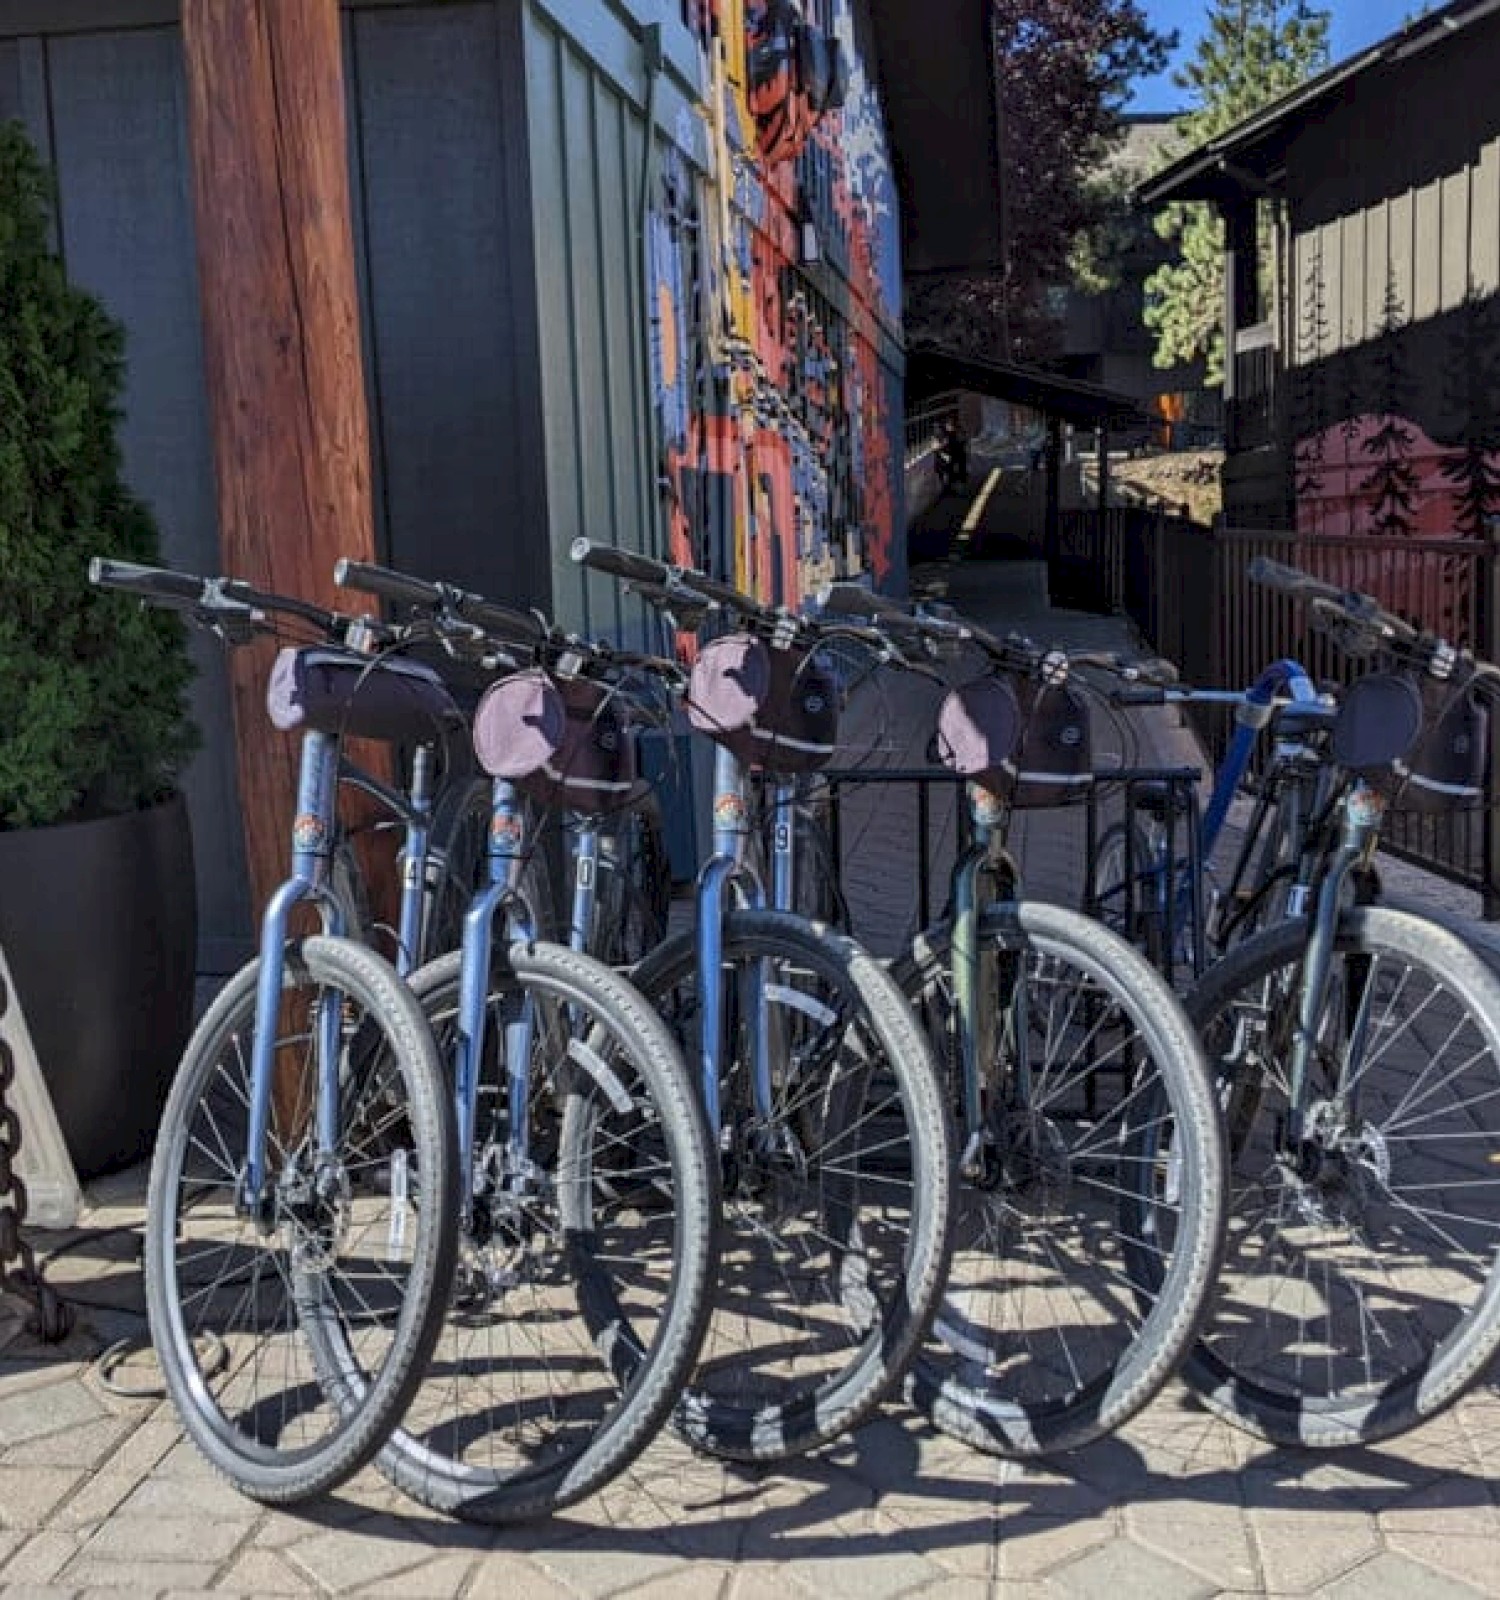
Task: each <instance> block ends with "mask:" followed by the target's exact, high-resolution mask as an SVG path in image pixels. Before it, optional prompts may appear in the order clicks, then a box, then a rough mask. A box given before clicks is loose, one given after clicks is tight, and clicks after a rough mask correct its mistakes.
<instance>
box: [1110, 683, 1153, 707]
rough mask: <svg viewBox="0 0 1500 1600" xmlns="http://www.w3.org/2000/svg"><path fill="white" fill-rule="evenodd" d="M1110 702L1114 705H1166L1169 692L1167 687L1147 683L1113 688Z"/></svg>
mask: <svg viewBox="0 0 1500 1600" xmlns="http://www.w3.org/2000/svg"><path fill="white" fill-rule="evenodd" d="M1109 703H1110V704H1111V705H1112V706H1164V705H1165V704H1166V703H1167V692H1166V690H1165V689H1155V688H1148V687H1146V686H1145V685H1141V686H1140V687H1138V688H1134V689H1112V690H1111V691H1110V694H1109Z"/></svg>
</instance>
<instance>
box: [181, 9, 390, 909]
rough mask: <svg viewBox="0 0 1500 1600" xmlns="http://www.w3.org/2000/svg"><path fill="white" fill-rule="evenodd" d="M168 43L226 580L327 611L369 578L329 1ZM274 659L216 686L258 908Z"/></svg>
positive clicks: (232, 13) (192, 32) (339, 79)
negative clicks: (173, 51) (194, 254)
mask: <svg viewBox="0 0 1500 1600" xmlns="http://www.w3.org/2000/svg"><path fill="white" fill-rule="evenodd" d="M182 37H183V50H184V55H185V59H186V70H187V89H188V127H189V136H190V142H191V151H192V170H193V202H194V214H195V217H196V221H197V238H198V283H199V293H200V297H201V301H202V308H201V309H202V321H203V353H204V368H205V374H206V378H207V387H208V398H209V409H210V413H211V420H212V427H213V439H214V458H215V465H216V469H217V479H218V510H219V532H220V549H221V553H222V557H223V565H224V570H225V571H226V572H229V573H232V574H234V575H235V576H236V577H241V578H245V579H248V580H249V581H250V582H252V583H254V584H257V585H259V586H261V587H264V588H266V589H270V590H279V591H283V592H286V593H290V594H296V595H301V596H303V597H305V598H307V599H310V600H321V601H323V602H324V603H325V604H337V603H339V602H338V599H337V595H338V592H337V591H336V590H335V589H334V588H333V582H332V572H333V565H334V562H335V560H336V559H337V558H338V557H339V556H341V555H348V556H354V557H356V558H358V559H361V560H373V559H374V558H375V547H374V518H373V511H372V500H371V490H370V445H369V421H368V418H367V416H366V411H365V387H364V376H363V372H362V367H361V352H360V323H359V301H358V290H357V286H356V280H355V272H354V235H353V227H352V222H351V207H350V195H349V168H348V153H347V152H348V143H347V130H346V127H345V111H344V74H343V56H342V47H341V41H340V33H339V7H338V0H228V3H226V0H183V5H182ZM344 604H345V607H346V608H347V599H346V600H345V601H344ZM272 654H273V650H272V648H271V647H269V646H267V647H264V648H260V647H257V648H254V649H244V650H239V651H237V652H235V655H234V657H233V662H232V666H231V672H230V677H231V683H232V690H233V697H234V725H235V735H236V743H237V746H238V759H239V780H240V804H241V808H242V812H243V817H244V827H245V838H246V850H247V856H248V860H249V868H250V882H251V889H252V892H253V895H254V899H255V904H257V905H261V904H263V903H264V902H265V899H266V897H267V895H268V894H269V893H270V891H271V890H272V889H273V888H274V887H275V885H276V884H277V883H279V882H280V881H281V879H282V878H283V877H284V876H285V875H286V869H287V861H288V853H289V849H290V836H291V819H292V810H293V802H294V800H295V795H296V777H297V771H296V762H297V745H296V741H295V740H292V739H289V738H288V737H287V736H286V735H285V734H281V733H277V732H276V731H275V730H274V729H273V728H271V726H270V724H269V723H268V722H267V720H266V715H265V710H264V702H265V682H266V671H267V667H268V665H269V662H270V659H271V656H272Z"/></svg>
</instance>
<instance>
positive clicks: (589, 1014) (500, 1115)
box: [378, 944, 717, 1523]
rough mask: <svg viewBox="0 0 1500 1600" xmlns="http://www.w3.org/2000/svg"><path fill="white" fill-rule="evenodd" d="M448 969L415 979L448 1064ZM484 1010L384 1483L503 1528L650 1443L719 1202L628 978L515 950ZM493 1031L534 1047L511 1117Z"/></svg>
mask: <svg viewBox="0 0 1500 1600" xmlns="http://www.w3.org/2000/svg"><path fill="white" fill-rule="evenodd" d="M461 964H462V958H461V955H460V954H459V953H455V954H453V955H451V956H448V957H444V958H442V959H440V960H439V961H437V962H435V963H433V964H432V965H431V966H429V967H427V968H425V969H424V970H423V971H421V972H418V973H417V974H415V975H414V977H413V979H412V987H413V989H414V991H415V993H416V994H417V995H418V997H419V999H420V1000H421V1003H422V1007H423V1010H424V1011H425V1013H426V1015H427V1016H428V1018H429V1019H430V1021H431V1022H432V1024H433V1026H434V1028H435V1030H436V1032H437V1035H438V1038H439V1042H440V1044H441V1045H442V1046H443V1047H444V1048H445V1049H446V1050H447V1051H448V1052H449V1053H450V1054H451V1052H452V1049H453V1045H454V1041H455V1037H456V1032H457V1025H458V1000H459V987H460V981H461ZM487 1003H488V1009H489V1025H488V1027H487V1028H486V1050H485V1059H484V1061H483V1062H482V1063H481V1073H480V1080H479V1083H480V1087H479V1100H478V1108H477V1110H478V1115H477V1119H476V1121H475V1125H474V1135H473V1147H472V1156H473V1165H474V1184H473V1189H474V1193H473V1195H472V1196H471V1197H470V1200H469V1202H468V1205H467V1208H466V1212H465V1218H464V1223H463V1226H462V1228H461V1230H460V1238H459V1262H458V1267H457V1273H456V1280H455V1289H454V1293H453V1295H452V1298H451V1300H450V1302H449V1304H448V1306H447V1307H446V1316H445V1319H444V1321H443V1326H442V1331H441V1334H440V1336H439V1338H438V1341H437V1346H436V1349H435V1351H434V1354H433V1357H432V1360H431V1362H430V1363H429V1365H428V1368H427V1370H426V1372H425V1373H424V1374H423V1377H422V1381H421V1384H420V1386H419V1387H418V1389H417V1391H416V1394H415V1396H414V1398H413V1400H412V1403H411V1405H410V1407H409V1409H408V1411H407V1413H406V1416H405V1419H404V1421H403V1422H402V1426H401V1428H400V1430H399V1431H398V1432H396V1433H395V1434H393V1435H392V1437H391V1439H390V1442H389V1443H388V1444H387V1446H386V1448H385V1449H384V1450H383V1451H382V1452H381V1455H380V1457H379V1461H378V1465H379V1467H380V1469H381V1471H382V1472H383V1473H385V1475H386V1476H387V1477H388V1478H390V1480H391V1481H392V1482H393V1483H395V1484H397V1485H398V1486H399V1487H400V1488H402V1489H404V1490H405V1491H406V1492H407V1493H408V1494H410V1495H412V1496H413V1497H414V1498H415V1499H417V1500H420V1501H421V1502H422V1503H423V1504H425V1505H429V1506H432V1507H434V1508H436V1509H438V1510H441V1511H445V1512H449V1513H452V1514H455V1515H457V1516H460V1517H464V1518H466V1519H468V1520H470V1521H476V1522H491V1523H499V1522H513V1521H517V1520H520V1519H522V1518H527V1517H536V1516H543V1515H546V1514H548V1513H550V1512H552V1511H556V1510H559V1509H561V1508H562V1507H563V1506H566V1505H570V1504H572V1503H573V1502H574V1501H576V1500H579V1499H581V1498H583V1497H584V1496H585V1495H587V1494H589V1493H591V1492H592V1491H593V1490H595V1489H597V1488H599V1487H600V1486H602V1485H603V1484H604V1483H606V1482H608V1480H609V1479H610V1478H612V1477H614V1476H615V1474H617V1473H618V1472H620V1471H622V1470H623V1469H624V1468H625V1467H626V1466H628V1465H629V1463H630V1462H631V1461H632V1460H633V1459H634V1458H635V1457H636V1456H637V1455H638V1454H639V1453H640V1451H641V1450H642V1449H644V1448H645V1446H646V1445H647V1444H648V1443H649V1442H650V1440H651V1439H652V1438H653V1437H654V1435H655V1434H656V1432H657V1430H658V1429H659V1428H660V1426H661V1424H662V1422H663V1421H664V1420H665V1418H666V1416H667V1414H668V1412H669V1411H670V1410H671V1407H672V1405H673V1404H674V1402H675V1401H676V1399H677V1396H678V1394H679V1393H680V1391H681V1386H682V1382H683V1380H684V1378H685V1377H686V1375H687V1371H688V1368H689V1366H690V1364H691V1362H692V1360H693V1358H694V1356H695V1354H696V1353H697V1349H698V1344H699V1341H700V1339H701V1336H702V1330H703V1320H704V1316H705V1315H706V1311H707V1305H708V1297H709V1293H710V1289H711V1286H712V1281H713V1274H714V1264H715V1261H716V1250H715V1229H714V1218H715V1212H716V1210H717V1205H716V1200H717V1191H716V1187H715V1181H714V1178H715V1175H714V1168H713V1163H712V1159H711V1155H710V1148H709V1143H708V1136H707V1131H706V1129H705V1127H704V1125H703V1120H702V1115H701V1112H700V1111H699V1109H698V1106H697V1102H696V1100H695V1098H694V1096H693V1093H692V1088H691V1084H690V1082H689V1079H688V1075H687V1070H686V1068H685V1067H684V1066H683V1064H682V1061H681V1058H680V1056H679V1055H678V1053H677V1050H676V1047H675V1045H674V1043H673V1041H672V1039H671V1037H670V1035H669V1034H668V1033H667V1031H666V1029H665V1028H664V1027H663V1026H662V1024H661V1022H660V1020H659V1019H658V1018H657V1017H655V1016H654V1015H653V1014H652V1013H651V1011H650V1010H649V1009H648V1007H647V1006H646V1005H645V1004H644V1002H643V1001H642V999H641V997H640V996H639V995H638V994H636V993H635V991H634V990H633V989H631V987H630V986H629V985H628V984H626V983H625V982H624V980H623V979H621V978H619V977H618V976H616V975H615V974H614V973H612V972H610V971H609V969H608V968H606V967H603V966H601V965H600V963H599V962H597V961H594V960H592V959H590V958H589V957H586V956H582V955H579V954H577V953H575V952H573V951H571V950H567V949H564V948H562V947H559V946H555V945H545V944H534V945H525V946H522V945H516V946H514V947H513V948H512V949H511V950H509V951H508V952H506V953H505V954H504V955H502V956H500V957H499V958H498V959H497V960H496V962H495V965H494V971H493V972H492V974H491V978H490V985H489V995H488V1002H487ZM507 1029H513V1030H514V1029H524V1030H527V1037H528V1038H529V1044H530V1050H529V1068H530V1095H529V1101H528V1104H527V1105H526V1106H524V1107H521V1108H516V1107H513V1106H512V1104H511V1100H510V1094H509V1084H508V1075H507V1074H508V1067H509V1065H510V1059H509V1057H508V1054H507ZM512 1048H514V1049H517V1050H519V1049H520V1048H521V1047H520V1046H519V1045H515V1046H513V1047H512ZM517 1109H519V1110H520V1113H521V1114H522V1115H524V1116H525V1117H526V1119H527V1135H528V1149H527V1153H526V1155H525V1157H524V1159H523V1158H520V1157H518V1156H517V1155H516V1154H515V1153H514V1150H515V1146H514V1143H513V1140H512V1137H511V1135H512V1132H513V1128H514V1122H513V1119H514V1117H515V1115H516V1112H517Z"/></svg>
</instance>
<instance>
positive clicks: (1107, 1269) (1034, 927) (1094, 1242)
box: [896, 902, 1224, 1456]
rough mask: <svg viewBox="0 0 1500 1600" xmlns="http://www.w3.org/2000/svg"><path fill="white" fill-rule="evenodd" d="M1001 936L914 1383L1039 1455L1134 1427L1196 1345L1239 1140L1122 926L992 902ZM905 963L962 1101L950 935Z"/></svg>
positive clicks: (935, 1416)
mask: <svg viewBox="0 0 1500 1600" xmlns="http://www.w3.org/2000/svg"><path fill="white" fill-rule="evenodd" d="M979 945H980V961H979V970H980V980H979V983H980V992H979V996H978V1006H979V1007H980V1008H983V1011H984V1015H983V1016H982V1017H981V1018H980V1021H979V1026H978V1029H977V1032H978V1038H977V1040H976V1055H977V1063H976V1064H977V1070H978V1079H979V1081H978V1084H977V1088H978V1091H979V1095H978V1104H979V1114H980V1123H979V1126H978V1127H970V1128H968V1129H967V1130H966V1145H965V1149H964V1156H963V1168H962V1180H961V1186H960V1189H959V1195H958V1203H957V1211H958V1219H957V1224H956V1228H955V1237H954V1243H953V1260H952V1265H951V1267H950V1269H949V1275H948V1288H947V1292H946V1294H945V1296H944V1298H943V1304H942V1309H941V1310H940V1311H939V1313H938V1317H937V1320H936V1322H935V1324H934V1326H933V1332H932V1337H931V1338H930V1339H929V1340H928V1341H927V1344H926V1346H925V1347H924V1349H923V1351H922V1354H921V1356H920V1358H919V1359H918V1361H917V1362H916V1364H915V1366H914V1367H913V1369H912V1375H911V1379H910V1381H909V1382H908V1385H907V1389H908V1394H909V1397H910V1398H911V1400H912V1402H913V1404H915V1405H916V1407H917V1408H918V1409H919V1410H921V1411H923V1412H924V1413H925V1414H926V1415H927V1416H929V1417H930V1418H931V1419H932V1421H933V1422H934V1423H935V1424H936V1425H937V1426H938V1427H940V1428H941V1429H942V1430H943V1431H944V1432H946V1433H950V1434H953V1435H954V1436H956V1437H958V1438H961V1439H963V1440H965V1441H967V1442H968V1443H970V1444H972V1445H974V1446H976V1447H977V1448H979V1449H981V1450H985V1451H987V1452H990V1453H992V1454H997V1455H1008V1456H1039V1455H1046V1454H1051V1453H1053V1452H1056V1451H1062V1450H1070V1449H1074V1448H1077V1447H1078V1446H1080V1445H1083V1444H1086V1443H1088V1442H1089V1441H1090V1440H1092V1439H1096V1438H1099V1437H1100V1436H1102V1435H1103V1434H1106V1433H1109V1432H1111V1431H1112V1430H1113V1429H1115V1428H1118V1427H1119V1426H1120V1425H1121V1424H1122V1423H1124V1422H1125V1421H1127V1420H1128V1419H1129V1418H1130V1417H1132V1416H1134V1415H1135V1413H1136V1412H1137V1411H1139V1410H1140V1409H1141V1408H1142V1407H1143V1406H1144V1405H1145V1404H1146V1403H1147V1402H1148V1401H1149V1400H1150V1399H1151V1398H1152V1397H1153V1396H1154V1395H1155V1394H1156V1393H1157V1392H1158V1391H1159V1390H1160V1389H1161V1387H1162V1386H1163V1384H1165V1383H1166V1381H1167V1380H1168V1378H1170V1377H1171V1375H1172V1374H1173V1372H1174V1371H1175V1370H1176V1368H1177V1366H1178V1364H1179V1362H1180V1361H1181V1360H1182V1359H1183V1357H1184V1356H1185V1355H1186V1353H1187V1351H1188V1348H1189V1346H1190V1345H1191V1343H1192V1340H1193V1336H1194V1334H1195V1333H1196V1331H1197V1328H1198V1323H1199V1320H1200V1318H1201V1315H1202V1312H1203V1309H1204V1306H1205V1304H1206V1301H1207V1297H1208V1294H1209V1291H1210V1289H1211V1286H1212V1283H1213V1274H1214V1268H1215V1265H1216V1262H1217V1260H1218V1253H1219V1247H1220V1243H1221V1238H1222V1229H1223V1217H1224V1151H1223V1142H1222V1136H1221V1133H1220V1128H1219V1120H1218V1114H1217V1107H1216V1106H1215V1104H1214V1099H1213V1092H1212V1086H1211V1083H1210V1080H1209V1076H1208V1073H1207V1070H1206V1068H1205V1066H1204V1061H1203V1055H1202V1052H1201V1051H1200V1049H1199V1047H1198V1043H1197V1040H1196V1038H1195V1037H1194V1035H1193V1033H1192V1030H1191V1028H1190V1027H1189V1025H1188V1022H1187V1019H1186V1018H1185V1017H1184V1015H1183V1012H1182V1007H1181V1006H1180V1005H1179V1004H1178V1003H1177V1001H1176V999H1175V998H1174V997H1173V995H1172V992H1171V990H1170V989H1169V988H1168V987H1167V985H1166V982H1165V980H1164V979H1163V978H1162V977H1161V975H1160V974H1159V973H1157V972H1156V971H1155V970H1154V969H1153V968H1152V967H1151V966H1150V965H1149V964H1148V963H1147V962H1146V961H1145V959H1144V958H1143V957H1142V956H1141V955H1140V954H1139V953H1138V952H1136V951H1135V950H1133V949H1132V948H1131V947H1130V946H1129V945H1127V944H1126V943H1125V942H1124V941H1123V940H1122V939H1121V938H1120V937H1119V936H1118V935H1117V934H1114V933H1111V932H1110V931H1109V929H1107V928H1104V927H1101V926H1100V925H1099V924H1098V923H1096V922H1093V921H1091V920H1090V919H1088V918H1086V917H1083V916H1080V915H1079V914H1078V913H1077V912H1073V911H1068V910H1066V909H1064V908H1063V907H1061V906H1052V905H1046V904H1042V903H1039V902H1022V903H1018V904H1012V905H1006V906H1002V907H997V908H995V909H994V910H992V911H991V912H989V913H988V914H987V915H986V916H985V918H984V919H983V920H982V921H981V923H980V927H979ZM896 976H897V980H898V982H900V984H901V987H902V989H903V990H904V991H905V993H906V995H907V997H908V999H910V1000H911V1002H912V1004H913V1005H914V1006H915V1007H916V1009H917V1011H918V1012H919V1014H920V1015H921V1016H922V1017H923V1018H924V1019H925V1021H926V1024H927V1027H928V1029H929V1031H930V1032H931V1034H932V1036H933V1037H934V1038H935V1039H939V1040H942V1041H943V1042H944V1045H945V1050H946V1054H947V1057H948V1061H949V1065H950V1079H949V1082H950V1091H951V1093H952V1096H953V1102H954V1104H955V1106H956V1107H962V1106H963V1104H964V1102H965V1098H966V1097H965V1084H964V1081H963V1068H962V1061H963V1054H962V1051H961V1049H960V1042H959V1039H958V1035H957V1024H956V1019H955V1013H954V988H953V949H952V943H951V933H950V931H949V930H948V929H946V928H944V929H940V930H937V931H935V932H933V933H931V934H928V935H927V936H925V937H924V938H923V939H922V940H921V941H919V942H918V944H917V946H916V947H915V950H914V952H913V954H912V956H911V957H910V958H909V959H908V961H907V962H906V963H905V964H904V965H903V966H902V967H901V968H899V969H898V970H897V974H896Z"/></svg>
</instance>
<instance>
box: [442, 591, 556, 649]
mask: <svg viewBox="0 0 1500 1600" xmlns="http://www.w3.org/2000/svg"><path fill="white" fill-rule="evenodd" d="M453 609H454V610H455V611H456V612H457V613H458V614H459V616H461V617H462V618H463V619H464V621H465V622H472V623H473V624H474V626H475V627H476V628H482V629H483V630H484V632H485V633H487V634H489V635H490V636H491V637H492V638H495V639H502V640H504V641H506V642H507V643H509V644H521V645H536V644H540V643H541V642H542V640H543V639H545V638H546V636H547V630H546V629H545V628H544V627H543V626H542V624H541V623H540V622H539V621H538V620H537V619H536V618H535V617H534V616H532V615H531V613H530V612H529V611H520V610H517V609H516V608H515V607H514V606H503V605H499V604H497V603H496V602H495V601H493V600H486V599H485V598H484V597H483V596H482V595H477V594H461V595H459V596H458V597H457V599H456V601H455V602H454V605H453Z"/></svg>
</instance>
